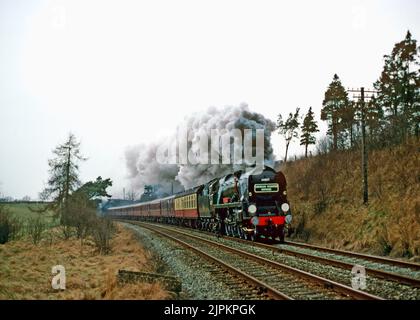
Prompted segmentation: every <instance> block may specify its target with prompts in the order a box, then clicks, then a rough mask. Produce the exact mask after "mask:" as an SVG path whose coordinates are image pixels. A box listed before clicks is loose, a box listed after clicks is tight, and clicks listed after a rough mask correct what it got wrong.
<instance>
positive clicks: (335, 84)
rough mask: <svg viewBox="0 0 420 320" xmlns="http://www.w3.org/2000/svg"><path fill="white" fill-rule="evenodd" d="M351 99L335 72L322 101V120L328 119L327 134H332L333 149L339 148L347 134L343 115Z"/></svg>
mask: <svg viewBox="0 0 420 320" xmlns="http://www.w3.org/2000/svg"><path fill="white" fill-rule="evenodd" d="M349 104H350V101H349V99H348V96H347V92H346V90H345V89H344V87H343V85H342V84H341V81H340V78H339V77H338V76H337V75H336V74H335V75H334V78H333V81H332V82H331V83H330V85H329V86H328V89H327V91H326V92H325V98H324V101H323V102H322V106H323V108H322V109H321V120H326V121H328V132H327V134H328V135H330V136H332V140H333V143H332V147H333V150H337V149H338V145H339V142H340V141H343V139H344V137H345V135H344V133H345V126H344V123H343V116H344V118H345V111H346V110H347V109H348V108H349Z"/></svg>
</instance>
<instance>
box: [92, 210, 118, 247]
mask: <svg viewBox="0 0 420 320" xmlns="http://www.w3.org/2000/svg"><path fill="white" fill-rule="evenodd" d="M114 232H115V226H114V224H113V222H112V221H111V220H110V219H106V218H97V219H95V222H94V223H93V224H92V229H91V233H92V237H93V241H94V242H95V245H96V248H97V249H98V251H99V253H100V254H108V253H109V252H110V251H111V238H112V236H113V234H114Z"/></svg>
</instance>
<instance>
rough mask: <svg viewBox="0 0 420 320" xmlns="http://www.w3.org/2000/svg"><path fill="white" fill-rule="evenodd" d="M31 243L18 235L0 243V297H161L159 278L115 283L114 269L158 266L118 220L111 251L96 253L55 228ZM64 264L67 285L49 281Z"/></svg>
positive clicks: (147, 269) (163, 293) (91, 246)
mask: <svg viewBox="0 0 420 320" xmlns="http://www.w3.org/2000/svg"><path fill="white" fill-rule="evenodd" d="M48 233H49V235H48V236H46V237H44V239H43V240H42V241H41V242H40V243H39V244H38V245H33V244H32V243H31V241H30V240H29V239H26V238H23V239H21V240H17V241H11V242H8V243H6V244H4V245H0V261H1V263H0V299H165V298H167V297H168V293H167V292H166V291H164V290H163V289H162V288H161V287H160V285H159V284H147V283H138V284H126V285H124V286H119V285H118V284H117V279H116V272H117V270H118V269H126V270H133V271H145V272H155V271H156V268H157V266H156V265H155V263H154V262H153V259H152V256H151V254H150V253H149V252H147V251H146V250H144V249H143V248H142V247H141V246H140V245H139V242H138V240H137V239H136V238H135V237H134V236H133V234H132V233H131V232H130V231H128V230H126V229H124V228H123V227H121V226H117V231H116V234H115V236H114V237H113V238H112V240H111V247H112V252H111V253H110V254H109V255H100V254H98V252H97V250H96V248H95V246H94V244H93V243H92V242H91V241H89V240H86V241H85V242H84V244H83V246H82V245H81V242H80V240H78V239H76V238H71V239H68V240H63V239H62V238H61V234H60V231H59V230H58V229H57V228H54V229H50V230H48ZM55 265H63V266H64V267H65V269H66V281H67V282H66V289H65V290H54V289H52V287H51V280H52V277H53V275H52V274H51V268H52V267H53V266H55Z"/></svg>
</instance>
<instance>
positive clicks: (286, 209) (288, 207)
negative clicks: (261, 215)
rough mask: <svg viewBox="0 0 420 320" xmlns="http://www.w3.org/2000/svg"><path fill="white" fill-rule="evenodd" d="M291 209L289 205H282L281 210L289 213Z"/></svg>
mask: <svg viewBox="0 0 420 320" xmlns="http://www.w3.org/2000/svg"><path fill="white" fill-rule="evenodd" d="M289 209H290V206H289V204H288V203H286V202H285V203H283V204H282V205H281V210H282V211H283V212H287V211H289Z"/></svg>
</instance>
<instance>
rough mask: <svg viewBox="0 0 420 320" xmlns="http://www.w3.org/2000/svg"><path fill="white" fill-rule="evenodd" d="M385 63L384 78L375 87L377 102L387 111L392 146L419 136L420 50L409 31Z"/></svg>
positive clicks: (387, 56) (385, 57)
mask: <svg viewBox="0 0 420 320" xmlns="http://www.w3.org/2000/svg"><path fill="white" fill-rule="evenodd" d="M384 60H385V64H384V68H383V71H382V74H381V76H380V78H379V80H378V81H376V82H375V84H374V87H375V89H377V90H378V91H379V93H378V96H377V98H376V101H377V103H378V104H379V105H380V106H382V107H383V108H384V110H385V113H386V114H385V115H386V118H387V120H388V123H389V126H390V127H391V135H392V138H393V139H394V141H393V142H396V143H398V142H401V141H403V140H404V139H405V138H406V137H407V135H409V134H415V135H417V136H418V135H419V123H420V91H419V87H420V80H419V73H420V70H419V64H420V60H419V47H417V42H416V40H414V39H412V37H411V33H410V31H408V32H407V34H406V37H405V39H404V40H403V41H401V42H398V43H396V44H395V46H394V48H393V50H392V52H391V54H390V55H385V56H384Z"/></svg>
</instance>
